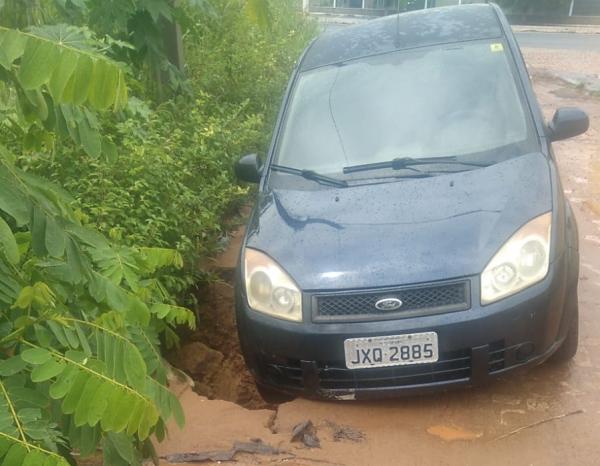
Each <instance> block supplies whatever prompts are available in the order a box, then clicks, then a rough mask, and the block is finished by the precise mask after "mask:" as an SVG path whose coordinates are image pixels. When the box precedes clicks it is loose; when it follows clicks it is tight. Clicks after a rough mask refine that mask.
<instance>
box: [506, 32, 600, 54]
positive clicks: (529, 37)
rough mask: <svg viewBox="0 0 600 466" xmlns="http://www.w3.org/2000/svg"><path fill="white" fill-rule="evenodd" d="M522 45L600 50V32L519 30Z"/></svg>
mask: <svg viewBox="0 0 600 466" xmlns="http://www.w3.org/2000/svg"><path fill="white" fill-rule="evenodd" d="M516 36H517V41H518V42H519V45H520V46H521V47H531V48H542V49H561V50H579V51H593V52H600V34H574V33H564V32H517V33H516Z"/></svg>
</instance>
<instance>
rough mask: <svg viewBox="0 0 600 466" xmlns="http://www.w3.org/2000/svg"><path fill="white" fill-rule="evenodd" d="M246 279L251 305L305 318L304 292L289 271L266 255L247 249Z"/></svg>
mask: <svg viewBox="0 0 600 466" xmlns="http://www.w3.org/2000/svg"><path fill="white" fill-rule="evenodd" d="M244 258H245V260H244V278H245V281H246V295H247V296H248V304H250V307H251V308H252V309H254V310H255V311H258V312H263V313H265V314H269V315H271V316H273V317H278V318H280V319H287V320H294V321H296V322H301V321H302V295H301V293H300V290H299V289H298V287H297V286H296V284H295V283H294V281H293V280H292V279H291V278H290V276H289V275H288V274H287V273H285V271H284V270H283V269H282V268H281V267H280V266H279V265H277V264H276V263H275V261H274V260H273V259H271V258H270V257H269V256H267V255H266V254H263V253H262V252H259V251H257V250H255V249H248V248H247V249H246V250H245V251H244Z"/></svg>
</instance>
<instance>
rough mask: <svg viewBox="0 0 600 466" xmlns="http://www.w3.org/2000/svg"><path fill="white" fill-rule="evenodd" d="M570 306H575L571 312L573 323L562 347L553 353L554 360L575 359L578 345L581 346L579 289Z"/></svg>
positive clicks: (574, 294)
mask: <svg viewBox="0 0 600 466" xmlns="http://www.w3.org/2000/svg"><path fill="white" fill-rule="evenodd" d="M569 300H570V302H568V303H567V305H568V306H573V307H572V308H571V309H572V310H571V312H572V313H573V317H572V318H571V325H570V326H569V331H568V333H567V337H566V338H565V340H564V341H563V342H562V345H560V348H558V350H556V353H554V354H553V355H552V361H553V362H556V363H564V362H567V361H570V360H571V359H573V357H574V356H575V354H577V347H578V346H579V303H578V300H577V291H575V292H574V293H572V296H571V298H569Z"/></svg>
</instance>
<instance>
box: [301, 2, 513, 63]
mask: <svg viewBox="0 0 600 466" xmlns="http://www.w3.org/2000/svg"><path fill="white" fill-rule="evenodd" d="M502 35H503V30H502V26H501V25H500V21H499V20H498V15H497V13H496V11H495V9H494V7H493V6H491V5H485V4H473V5H461V6H450V7H442V8H431V9H427V10H418V11H411V12H408V13H400V14H397V15H391V16H386V17H383V18H380V19H375V20H371V21H366V22H365V23H362V24H359V25H355V26H349V27H347V28H344V29H340V30H337V31H333V32H325V33H323V34H321V35H320V36H319V37H318V38H317V39H316V40H315V41H314V42H313V43H312V45H311V46H310V47H309V49H308V50H307V52H306V54H305V55H304V58H303V59H302V62H301V63H300V71H305V70H308V69H312V68H318V67H320V66H325V65H330V64H334V63H339V62H343V61H347V60H352V59H356V58H361V57H366V56H369V55H376V54H380V53H387V52H393V51H396V50H406V49H412V48H417V47H427V46H431V45H438V44H448V43H455V42H464V41H469V40H479V39H494V38H499V37H502Z"/></svg>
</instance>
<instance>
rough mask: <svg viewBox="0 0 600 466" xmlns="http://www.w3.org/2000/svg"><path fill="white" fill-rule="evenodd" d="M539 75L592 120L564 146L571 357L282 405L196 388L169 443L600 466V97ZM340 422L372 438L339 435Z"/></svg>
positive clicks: (303, 454) (168, 449) (542, 84)
mask: <svg viewBox="0 0 600 466" xmlns="http://www.w3.org/2000/svg"><path fill="white" fill-rule="evenodd" d="M599 66H600V60H599ZM535 85H536V92H537V94H538V97H539V99H540V101H541V103H542V106H543V110H544V112H545V113H546V114H547V116H551V114H552V112H553V111H554V109H555V108H557V107H560V106H580V107H582V108H583V109H585V110H586V111H587V112H588V113H589V115H590V117H591V121H592V128H591V129H590V131H589V132H588V133H587V134H586V135H583V136H581V137H579V138H577V139H574V140H571V141H565V142H560V143H557V144H556V145H555V150H556V153H557V159H558V161H559V165H560V166H561V173H562V180H563V184H564V188H565V192H566V193H567V196H568V197H569V198H570V200H571V202H572V203H573V207H574V209H575V213H576V216H577V219H578V223H579V228H580V241H581V244H580V249H581V281H580V288H579V298H580V321H581V329H580V349H579V353H578V354H577V356H576V357H575V359H574V361H572V362H571V363H569V364H567V365H563V366H554V365H550V364H546V365H543V366H540V367H537V368H534V369H530V370H528V371H527V372H522V373H516V374H512V375H507V376H505V377H503V378H502V379H500V380H497V381H496V382H495V383H493V384H491V385H489V386H487V387H483V388H477V389H471V390H460V391H454V392H449V393H443V394H437V395H431V396H426V397H418V398H407V399H399V400H394V401H385V402H369V403H357V402H315V401H308V400H304V399H297V400H294V401H292V402H289V403H285V404H282V405H280V406H279V408H278V409H277V410H276V411H273V410H253V411H249V410H246V409H244V408H242V407H240V406H238V405H235V404H233V403H228V402H225V401H209V400H206V399H205V398H202V397H198V396H197V395H196V394H194V393H193V392H191V391H190V390H187V391H184V393H183V395H182V401H183V402H184V405H185V407H186V410H187V413H188V427H187V428H186V430H185V431H183V432H177V431H176V429H173V430H172V432H171V439H170V440H169V441H167V442H166V443H165V444H164V445H162V446H161V447H160V451H161V453H163V454H169V453H174V452H182V451H205V450H218V449H227V448H230V447H231V445H232V444H233V442H234V441H236V440H242V441H247V440H249V439H251V438H260V439H261V440H263V441H264V442H266V443H268V444H270V445H273V446H275V447H277V448H280V449H281V450H282V452H281V454H280V455H271V456H257V455H249V454H245V455H244V454H242V455H239V456H238V457H237V458H238V460H239V462H240V463H239V464H279V463H282V464H283V463H285V464H297V465H301V464H302V465H304V464H341V465H397V464H402V465H404V464H406V465H430V464H440V465H445V464H448V465H463V464H469V465H470V464H473V465H475V464H492V465H496V464H498V465H513V464H514V465H531V464H534V465H564V464H582V465H588V464H590V465H591V464H600V305H599V302H600V98H591V97H590V96H587V95H585V94H583V93H581V92H579V91H578V92H574V91H572V90H570V89H568V88H565V86H564V85H563V84H561V83H560V82H559V81H553V80H548V79H546V78H545V79H539V80H536V83H535ZM307 419H310V420H311V421H312V422H313V423H314V424H315V425H316V427H317V435H318V436H319V438H320V440H321V448H316V449H308V448H305V447H303V446H301V445H300V446H299V445H298V444H295V443H294V444H292V443H290V442H289V440H290V436H291V431H292V429H293V427H294V426H295V425H296V424H298V423H299V422H301V421H304V420H307ZM334 426H346V427H351V428H352V429H353V431H355V432H361V433H362V434H363V437H361V438H359V439H358V440H357V439H355V438H352V439H351V438H345V437H343V436H342V437H341V438H340V437H339V436H338V435H336V432H338V430H336V428H335V427H334Z"/></svg>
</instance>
